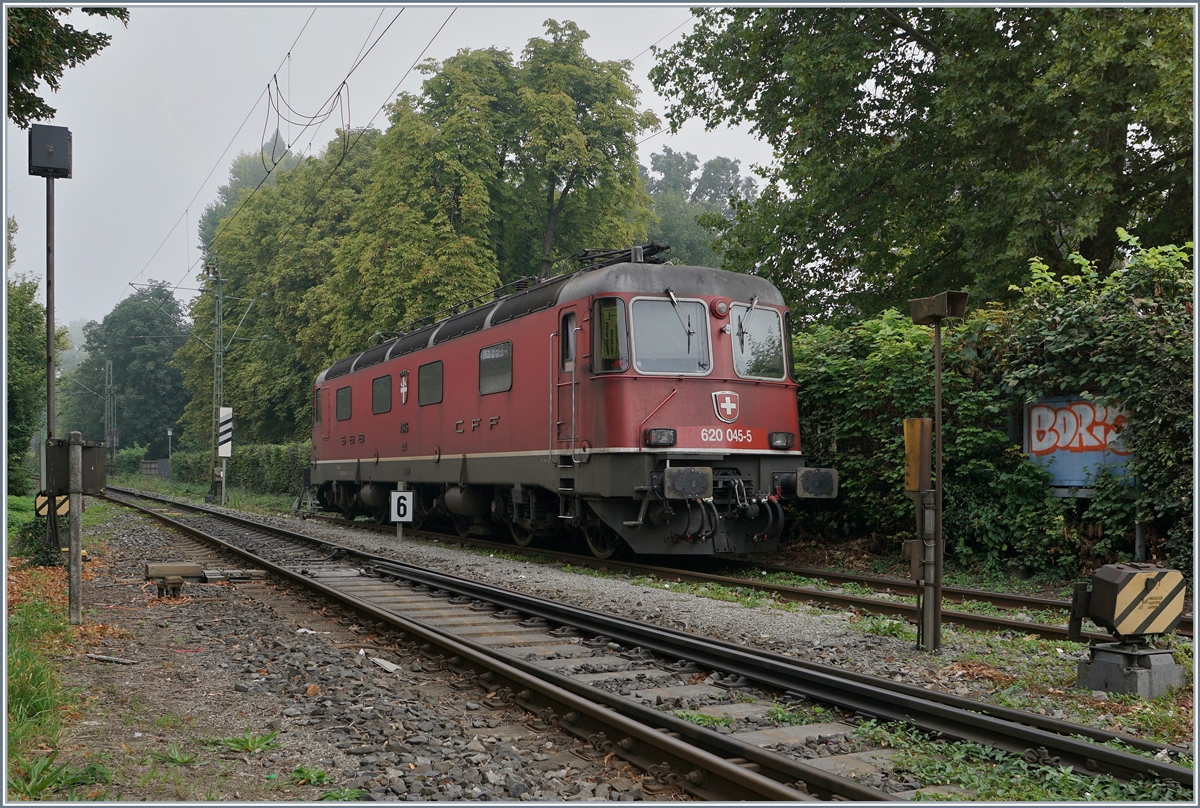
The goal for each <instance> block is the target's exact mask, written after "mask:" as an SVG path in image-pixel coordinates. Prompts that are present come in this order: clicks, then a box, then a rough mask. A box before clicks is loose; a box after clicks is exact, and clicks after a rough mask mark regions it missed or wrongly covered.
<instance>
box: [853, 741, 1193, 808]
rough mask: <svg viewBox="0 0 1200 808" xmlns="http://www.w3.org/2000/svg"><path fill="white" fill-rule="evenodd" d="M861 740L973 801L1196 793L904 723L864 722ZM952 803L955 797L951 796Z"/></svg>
mask: <svg viewBox="0 0 1200 808" xmlns="http://www.w3.org/2000/svg"><path fill="white" fill-rule="evenodd" d="M855 737H857V738H859V739H860V740H864V741H868V742H870V743H872V744H874V745H877V746H882V747H885V748H888V747H890V748H893V749H897V750H899V751H900V754H899V755H897V756H896V757H895V758H894V759H893V760H894V762H895V765H896V770H897V771H900V772H905V773H908V774H910V775H912V776H913V777H914V778H915V779H917V780H918V781H920V782H921V783H922V784H924V785H926V786H932V785H949V786H957V787H959V788H962V789H966V790H967V791H969V792H970V793H971V799H972V800H979V801H1004V802H1029V801H1068V800H1111V801H1131V800H1175V801H1190V800H1191V798H1192V791H1191V789H1189V788H1187V787H1186V786H1182V785H1179V784H1178V783H1172V782H1165V781H1133V782H1128V783H1123V782H1121V781H1119V780H1117V779H1116V778H1114V777H1112V776H1110V775H1081V774H1076V773H1075V772H1073V771H1072V770H1071V768H1070V767H1068V766H1062V767H1056V766H1042V765H1039V764H1031V763H1029V762H1027V761H1026V760H1025V759H1024V757H1022V756H1020V755H1013V754H1010V753H1008V752H1004V751H1002V750H999V749H996V748H995V747H991V746H983V745H980V744H975V743H953V744H948V743H943V742H940V741H933V740H930V739H929V738H927V737H926V736H924V735H923V734H922V733H920V732H919V731H917V730H914V729H912V728H910V727H906V726H902V725H898V724H880V723H877V722H874V721H866V722H863V723H862V724H861V725H859V727H858V728H857V729H856V730H855ZM950 798H951V799H952V797H950Z"/></svg>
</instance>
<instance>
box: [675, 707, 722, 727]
mask: <svg viewBox="0 0 1200 808" xmlns="http://www.w3.org/2000/svg"><path fill="white" fill-rule="evenodd" d="M674 715H675V717H676V718H682V719H683V720H684V721H687V722H689V723H692V724H695V725H696V726H698V727H704V728H706V729H716V728H717V727H732V726H733V719H732V718H730V717H729V716H727V715H725V716H721V717H720V718H718V717H716V716H712V715H706V714H705V713H698V712H694V711H692V710H676V711H675V712H674Z"/></svg>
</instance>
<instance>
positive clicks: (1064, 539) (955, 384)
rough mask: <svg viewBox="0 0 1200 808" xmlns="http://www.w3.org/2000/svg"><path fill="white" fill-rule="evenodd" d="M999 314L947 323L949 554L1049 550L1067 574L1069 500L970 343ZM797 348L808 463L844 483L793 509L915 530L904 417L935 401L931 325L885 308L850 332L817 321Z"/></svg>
mask: <svg viewBox="0 0 1200 808" xmlns="http://www.w3.org/2000/svg"><path fill="white" fill-rule="evenodd" d="M993 321H994V316H993V315H992V314H990V313H988V312H981V313H978V314H976V315H974V316H973V317H972V318H971V319H970V320H969V321H968V323H966V324H964V325H963V326H961V327H959V328H955V329H947V328H944V329H943V356H944V362H943V363H944V368H943V377H942V384H943V399H944V404H945V408H946V414H945V417H944V425H943V435H944V437H943V441H944V447H945V448H944V470H945V489H944V498H945V500H944V501H945V517H944V519H945V521H944V532H945V536H946V547H947V552H948V553H949V554H951V555H954V556H956V557H958V558H960V559H961V560H963V561H964V562H965V563H968V564H971V563H972V562H975V563H977V564H980V565H983V566H992V567H995V566H998V565H1000V564H1001V563H1002V562H1003V561H1005V560H1007V559H1012V558H1021V559H1024V558H1038V559H1039V560H1040V561H1042V563H1044V561H1045V560H1046V559H1049V560H1050V561H1052V563H1053V564H1055V565H1058V566H1059V567H1060V568H1061V569H1062V571H1063V572H1067V573H1072V572H1074V571H1075V566H1076V564H1077V558H1076V556H1075V552H1074V550H1075V546H1074V544H1073V543H1072V542H1073V534H1071V533H1070V532H1067V535H1064V522H1063V517H1062V514H1063V508H1064V505H1063V504H1062V502H1061V501H1060V500H1056V499H1055V498H1053V497H1051V496H1050V495H1049V491H1048V489H1047V488H1046V473H1045V472H1044V471H1043V470H1042V469H1041V468H1040V467H1038V466H1037V465H1036V464H1034V463H1033V462H1032V461H1030V460H1029V459H1028V458H1026V457H1024V456H1023V455H1022V454H1021V453H1020V452H1019V451H1018V449H1017V447H1015V446H1014V445H1013V443H1012V440H1011V439H1010V438H1009V437H1008V435H1007V434H1006V428H1007V423H1008V416H1009V414H1010V411H1011V410H1012V408H1013V406H1015V404H1016V402H1015V401H1014V400H1012V399H1011V397H1007V398H1006V397H1005V396H1002V395H1001V394H1000V393H999V392H998V391H997V389H996V387H995V384H994V382H993V379H992V378H991V377H990V376H987V375H986V374H984V373H983V372H982V371H981V370H980V367H979V365H980V364H981V361H982V360H981V359H980V356H979V351H978V348H977V347H973V346H974V345H975V342H974V341H973V340H976V337H977V335H978V333H980V332H981V331H982V332H985V333H986V332H987V329H988V328H989V327H990V324H991V323H993ZM963 335H965V336H963ZM968 348H969V350H968ZM794 356H795V361H796V365H797V371H798V378H797V381H798V383H799V391H798V396H799V401H800V402H801V404H802V406H801V407H800V434H801V435H802V437H803V446H804V449H805V452H806V454H807V456H808V463H810V464H812V465H816V466H832V467H834V468H837V469H838V472H839V488H840V490H841V495H840V496H839V498H838V500H837V501H836V502H833V503H817V502H812V503H803V504H801V505H798V506H797V507H798V508H800V509H802V510H803V516H802V520H801V521H802V522H803V523H804V524H805V526H806V529H807V530H808V531H810V532H812V533H815V534H818V535H825V536H833V535H837V534H839V533H840V534H843V535H845V534H852V535H863V534H875V535H884V536H905V535H908V536H912V535H913V532H914V516H913V504H912V502H911V500H909V499H908V498H907V497H905V496H904V493H903V491H904V431H903V421H904V419H905V418H918V417H928V416H929V414H930V411H931V410H932V403H933V402H932V391H933V378H932V376H933V372H932V371H933V350H932V339H931V337H930V329H929V328H928V327H927V326H917V325H914V324H913V323H912V320H911V318H909V317H908V316H907V315H902V314H900V313H899V312H896V311H886V312H884V313H883V314H881V315H880V316H879V317H877V318H875V319H872V320H866V321H864V322H862V323H859V324H857V325H853V326H850V327H848V328H846V329H844V330H839V329H837V328H835V327H832V326H822V327H815V328H811V329H809V330H808V331H806V332H804V333H802V334H800V335H799V336H798V337H797V338H796V339H795V349H794Z"/></svg>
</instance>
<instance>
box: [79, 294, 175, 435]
mask: <svg viewBox="0 0 1200 808" xmlns="http://www.w3.org/2000/svg"><path fill="white" fill-rule="evenodd" d="M84 334H85V341H84V348H85V350H86V351H87V356H86V357H85V358H84V360H83V362H82V363H81V364H80V365H79V367H78V368H76V369H75V370H74V371H72V373H71V374H70V375H69V376H68V377H67V378H68V379H69V381H68V382H66V383H64V384H63V385H61V392H60V394H59V397H60V399H61V400H62V415H61V418H60V421H61V427H62V430H63V431H64V432H67V431H70V430H79V431H80V432H82V433H83V435H84V437H85V438H88V439H90V440H91V439H98V438H100V437H101V436H103V435H104V395H103V394H104V377H105V362H106V361H111V362H112V365H113V392H114V396H115V397H114V402H113V404H114V409H115V414H116V419H117V429H118V430H119V432H120V436H121V437H120V441H121V445H122V446H133V445H141V446H145V447H149V450H150V452H151V454H152V455H153V456H156V457H157V456H161V457H166V455H167V433H166V429H167V427H174V426H176V425H178V423H179V420H180V416H181V415H182V414H183V408H184V405H185V404H186V403H187V400H188V395H187V392H186V391H185V390H184V388H183V380H182V377H181V375H180V373H179V371H178V370H176V369H175V368H173V367H171V365H170V361H171V357H172V356H173V355H174V354H175V351H176V350H177V349H178V347H179V344H180V343H181V342H182V341H183V339H184V338H185V337H186V336H187V334H188V330H187V328H186V324H185V323H184V319H183V312H182V310H181V308H180V305H179V302H178V301H177V300H176V299H175V296H174V295H173V294H172V293H171V287H170V284H168V283H166V282H164V281H158V282H155V281H151V283H150V285H148V286H146V287H144V288H141V289H138V290H137V291H135V292H134V293H133V294H131V295H129V296H128V297H126V298H125V299H124V300H122V301H121V302H120V303H118V304H117V305H116V306H115V307H114V308H113V310H112V311H111V312H109V313H108V314H107V315H106V316H105V317H104V319H103V320H102V321H101V322H99V323H97V322H94V321H93V322H90V323H88V324H87V325H86V326H84Z"/></svg>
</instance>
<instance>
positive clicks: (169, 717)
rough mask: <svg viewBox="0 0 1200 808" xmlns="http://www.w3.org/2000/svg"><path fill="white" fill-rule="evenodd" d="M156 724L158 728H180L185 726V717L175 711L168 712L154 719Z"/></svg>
mask: <svg viewBox="0 0 1200 808" xmlns="http://www.w3.org/2000/svg"><path fill="white" fill-rule="evenodd" d="M154 726H155V727H156V728H157V729H178V728H179V727H182V726H183V719H182V718H180V717H179V716H177V715H175V713H167V714H166V715H160V716H159V717H158V718H156V719H154Z"/></svg>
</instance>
